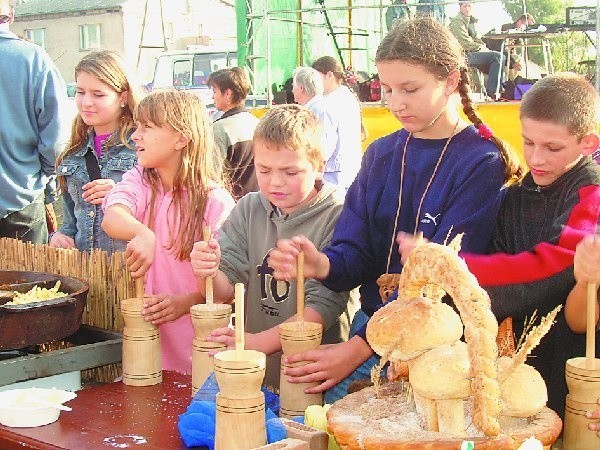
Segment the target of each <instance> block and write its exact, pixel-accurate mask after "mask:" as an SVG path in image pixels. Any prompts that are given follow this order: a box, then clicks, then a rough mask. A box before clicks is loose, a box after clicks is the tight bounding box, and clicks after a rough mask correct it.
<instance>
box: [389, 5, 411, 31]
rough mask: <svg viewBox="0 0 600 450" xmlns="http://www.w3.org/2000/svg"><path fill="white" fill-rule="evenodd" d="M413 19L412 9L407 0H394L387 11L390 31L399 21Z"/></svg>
mask: <svg viewBox="0 0 600 450" xmlns="http://www.w3.org/2000/svg"><path fill="white" fill-rule="evenodd" d="M410 19H411V14H410V9H409V7H408V5H407V4H406V0H394V1H393V3H392V4H391V5H390V6H388V7H387V10H386V11H385V24H386V26H387V29H388V31H390V30H391V29H392V28H393V27H394V25H396V24H397V23H402V22H406V21H407V20H410Z"/></svg>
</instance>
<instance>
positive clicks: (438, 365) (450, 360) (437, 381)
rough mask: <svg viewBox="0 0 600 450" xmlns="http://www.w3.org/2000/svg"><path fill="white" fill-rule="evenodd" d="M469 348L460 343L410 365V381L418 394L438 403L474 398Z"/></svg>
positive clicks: (416, 360) (435, 350)
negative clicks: (438, 401) (470, 374)
mask: <svg viewBox="0 0 600 450" xmlns="http://www.w3.org/2000/svg"><path fill="white" fill-rule="evenodd" d="M469 367H470V365H469V355H468V353H467V344H465V343H464V342H462V341H456V342H454V343H452V344H444V345H441V346H439V347H437V348H434V349H433V350H431V351H429V352H427V353H424V354H423V355H421V356H419V357H418V358H416V359H415V360H414V362H413V363H412V364H411V365H410V372H409V380H410V384H411V386H412V388H413V389H414V390H415V392H416V393H417V394H420V395H422V396H424V397H427V398H431V399H434V400H448V399H458V398H467V397H468V396H469V395H471V380H470V379H469Z"/></svg>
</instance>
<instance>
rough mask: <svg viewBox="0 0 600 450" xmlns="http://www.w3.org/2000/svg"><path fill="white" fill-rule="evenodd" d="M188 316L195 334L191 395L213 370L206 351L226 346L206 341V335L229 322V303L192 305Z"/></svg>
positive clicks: (211, 361) (211, 360) (223, 348)
mask: <svg viewBox="0 0 600 450" xmlns="http://www.w3.org/2000/svg"><path fill="white" fill-rule="evenodd" d="M190 316H191V319H192V325H193V326H194V334H195V337H194V340H193V341H192V395H195V394H196V392H197V391H198V389H200V388H201V387H202V385H203V384H204V382H205V381H206V379H207V378H208V376H209V375H210V373H211V372H212V371H213V370H214V366H213V358H212V357H211V356H209V355H208V353H209V352H211V351H215V350H216V351H221V350H225V349H226V348H227V346H226V345H225V344H221V343H219V342H207V341H206V336H208V334H209V333H210V332H211V331H212V330H214V329H217V328H222V327H226V326H227V325H228V324H229V320H230V318H231V305H224V304H211V305H194V306H192V307H191V308H190Z"/></svg>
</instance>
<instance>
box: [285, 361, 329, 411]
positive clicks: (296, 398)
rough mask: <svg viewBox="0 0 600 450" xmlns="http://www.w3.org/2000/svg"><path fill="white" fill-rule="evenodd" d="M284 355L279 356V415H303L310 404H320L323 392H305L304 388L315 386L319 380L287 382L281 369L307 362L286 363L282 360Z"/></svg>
mask: <svg viewBox="0 0 600 450" xmlns="http://www.w3.org/2000/svg"><path fill="white" fill-rule="evenodd" d="M283 358H284V356H282V357H281V377H280V381H279V403H280V406H279V417H284V418H286V419H289V418H292V417H295V416H304V411H306V408H308V407H309V406H310V405H322V404H323V394H322V393H319V394H306V393H305V392H304V390H305V389H307V388H310V387H315V386H317V385H318V384H319V382H317V381H315V382H312V383H288V381H287V377H286V376H285V375H284V374H283V371H284V370H285V368H287V367H298V366H303V365H305V364H308V362H305V361H301V362H299V363H296V364H289V365H286V364H285V363H284V362H283Z"/></svg>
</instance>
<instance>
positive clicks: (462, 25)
mask: <svg viewBox="0 0 600 450" xmlns="http://www.w3.org/2000/svg"><path fill="white" fill-rule="evenodd" d="M459 5H460V11H459V13H458V14H457V15H456V16H455V17H453V18H452V19H450V25H449V28H450V31H451V32H452V34H453V35H454V36H455V37H456V39H457V40H458V42H459V43H460V45H461V46H462V48H463V49H464V51H465V53H466V55H467V62H468V63H469V65H470V66H472V67H476V68H477V69H479V70H480V71H481V72H483V73H486V74H487V75H488V78H487V81H486V83H485V90H486V93H487V95H488V96H489V97H491V98H493V99H495V98H496V97H497V94H498V93H499V90H500V79H499V76H500V73H501V70H500V69H501V67H502V60H503V58H502V55H501V54H500V52H496V51H492V50H490V49H489V48H487V47H486V45H485V43H484V42H483V41H482V40H481V38H480V37H479V34H478V32H477V30H476V28H475V25H476V23H477V18H476V17H475V16H473V15H472V14H471V9H472V5H471V3H470V2H468V1H461V2H459Z"/></svg>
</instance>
